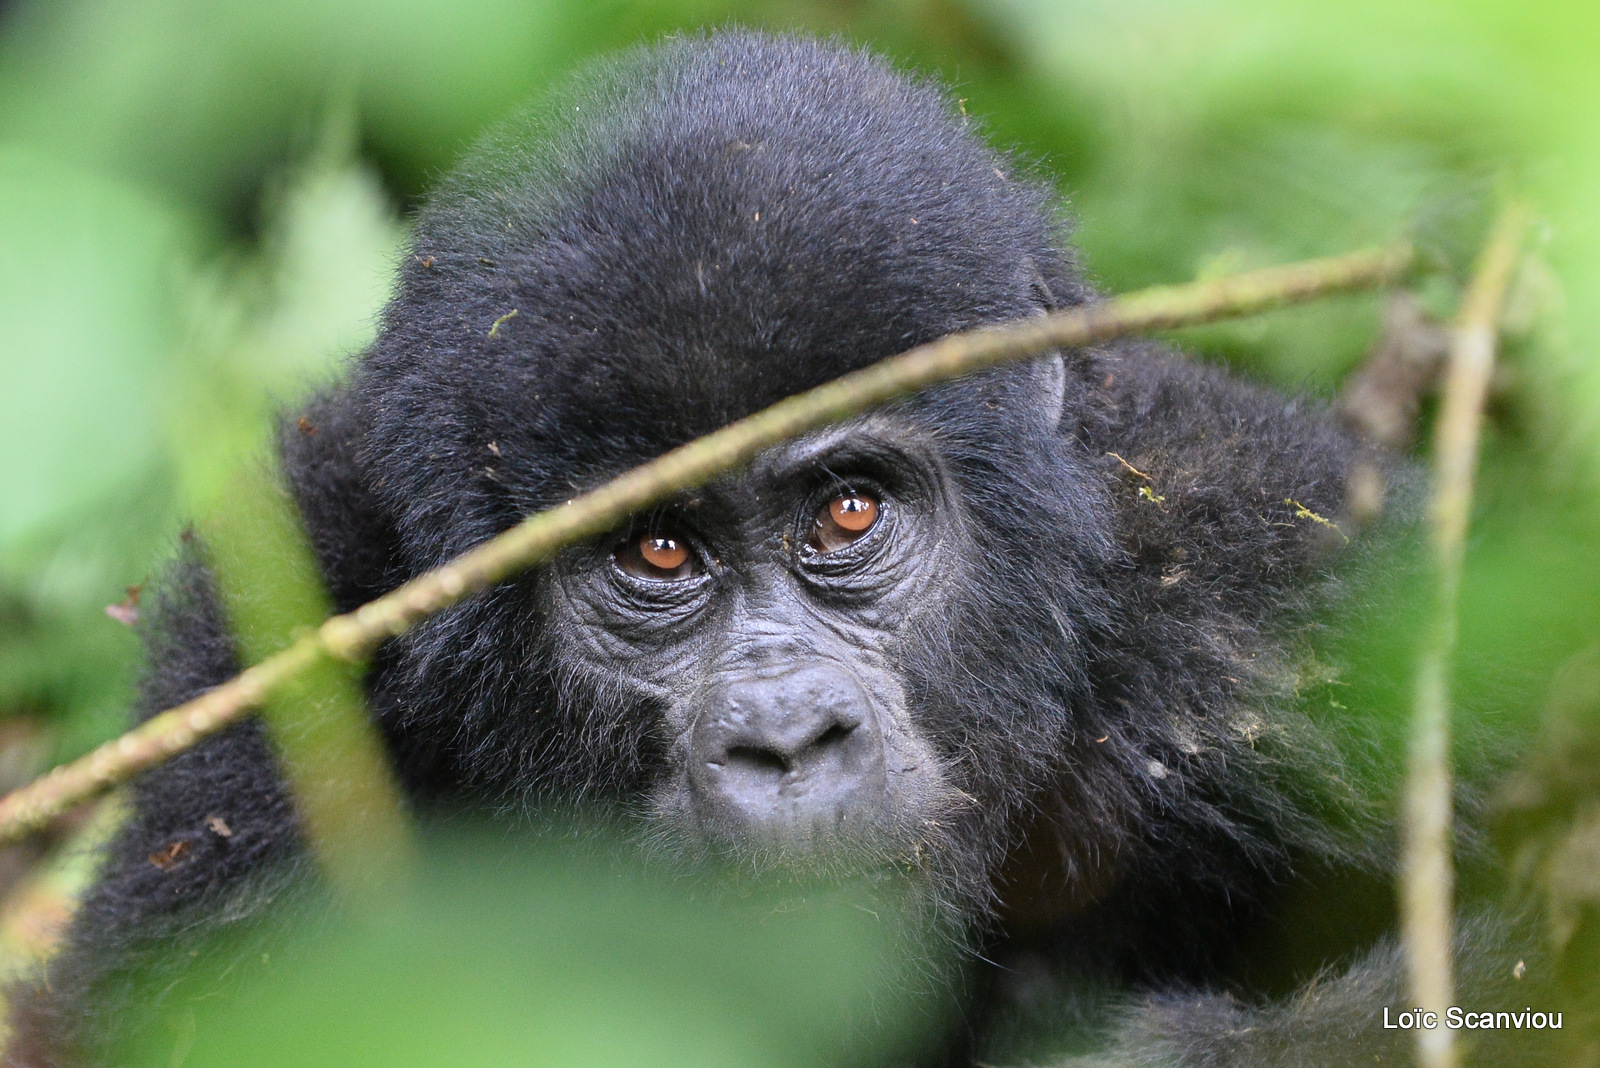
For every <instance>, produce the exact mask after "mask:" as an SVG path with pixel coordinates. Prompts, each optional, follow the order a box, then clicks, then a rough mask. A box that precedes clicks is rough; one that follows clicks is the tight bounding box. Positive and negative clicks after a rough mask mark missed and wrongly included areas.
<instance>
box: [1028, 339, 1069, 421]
mask: <svg viewBox="0 0 1600 1068" xmlns="http://www.w3.org/2000/svg"><path fill="white" fill-rule="evenodd" d="M1033 374H1034V395H1035V396H1036V397H1037V398H1038V403H1037V405H1036V406H1035V409H1034V410H1035V411H1037V412H1038V413H1039V418H1040V419H1042V420H1043V421H1044V423H1045V429H1047V430H1052V431H1053V430H1055V429H1056V428H1057V427H1059V426H1060V425H1061V420H1062V418H1064V417H1065V415H1066V405H1067V364H1066V360H1065V359H1063V358H1062V355H1061V353H1059V352H1052V353H1051V354H1050V355H1048V356H1044V357H1041V358H1040V359H1038V360H1035V361H1034V362H1033Z"/></svg>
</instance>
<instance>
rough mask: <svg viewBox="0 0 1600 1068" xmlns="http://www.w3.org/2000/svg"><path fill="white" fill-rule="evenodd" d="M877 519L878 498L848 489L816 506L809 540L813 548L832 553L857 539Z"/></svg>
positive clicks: (816, 550) (808, 542)
mask: <svg viewBox="0 0 1600 1068" xmlns="http://www.w3.org/2000/svg"><path fill="white" fill-rule="evenodd" d="M877 522H878V502H877V501H876V500H874V499H873V498H872V497H871V496H869V495H868V494H865V493H857V492H856V491H854V490H847V491H845V492H844V493H841V494H839V495H838V496H837V497H835V498H834V499H833V500H831V501H829V502H828V503H827V504H825V505H823V506H822V507H821V508H819V509H818V510H817V515H816V518H815V519H813V520H812V522H811V537H810V538H809V539H808V541H807V544H808V545H810V546H811V549H812V551H813V552H819V553H831V552H833V551H834V550H835V549H842V548H844V547H845V546H846V545H849V544H850V543H851V542H853V541H856V540H857V539H859V538H860V537H861V536H862V535H864V534H866V533H867V531H869V530H871V529H872V528H873V526H874V525H875V524H876V523H877Z"/></svg>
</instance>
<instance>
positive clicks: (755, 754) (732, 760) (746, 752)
mask: <svg viewBox="0 0 1600 1068" xmlns="http://www.w3.org/2000/svg"><path fill="white" fill-rule="evenodd" d="M724 763H726V764H727V765H728V766H730V767H735V768H743V769H744V770H746V771H759V772H766V773H768V774H774V775H787V774H788V772H789V762H788V761H787V760H785V759H784V758H783V756H782V755H781V754H779V753H777V752H774V751H773V750H771V749H758V748H756V747H755V746H749V745H736V746H733V747H732V748H731V749H729V750H728V755H727V757H726V759H725V761H724Z"/></svg>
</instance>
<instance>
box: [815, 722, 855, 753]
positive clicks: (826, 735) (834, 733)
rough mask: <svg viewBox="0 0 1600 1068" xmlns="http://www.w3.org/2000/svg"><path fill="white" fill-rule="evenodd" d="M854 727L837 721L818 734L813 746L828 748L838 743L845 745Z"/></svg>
mask: <svg viewBox="0 0 1600 1068" xmlns="http://www.w3.org/2000/svg"><path fill="white" fill-rule="evenodd" d="M854 730H855V728H854V727H846V726H845V725H844V724H843V723H835V724H834V725H833V726H831V727H829V728H828V729H827V730H825V731H823V732H822V733H821V734H820V735H818V736H817V740H816V741H814V742H812V743H811V744H812V746H813V747H814V748H817V749H828V748H831V747H833V746H836V745H843V744H844V741H845V739H846V738H849V737H850V733H851V732H852V731H854Z"/></svg>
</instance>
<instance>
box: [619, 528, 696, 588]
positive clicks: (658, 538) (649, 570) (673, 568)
mask: <svg viewBox="0 0 1600 1068" xmlns="http://www.w3.org/2000/svg"><path fill="white" fill-rule="evenodd" d="M616 561H617V566H618V567H620V568H622V570H624V571H626V572H627V573H628V574H630V575H637V576H638V577H640V578H647V579H656V580H658V581H676V580H678V579H686V578H688V577H689V576H691V575H693V574H694V570H695V567H694V563H695V561H694V553H692V552H690V551H689V544H688V542H686V541H684V540H683V539H682V538H680V537H678V536H677V535H676V534H672V533H670V532H663V531H659V530H653V531H648V532H646V533H644V534H640V535H637V536H636V537H633V538H631V539H629V540H628V541H626V542H624V543H623V544H622V545H621V546H619V547H618V548H617V552H616Z"/></svg>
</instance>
